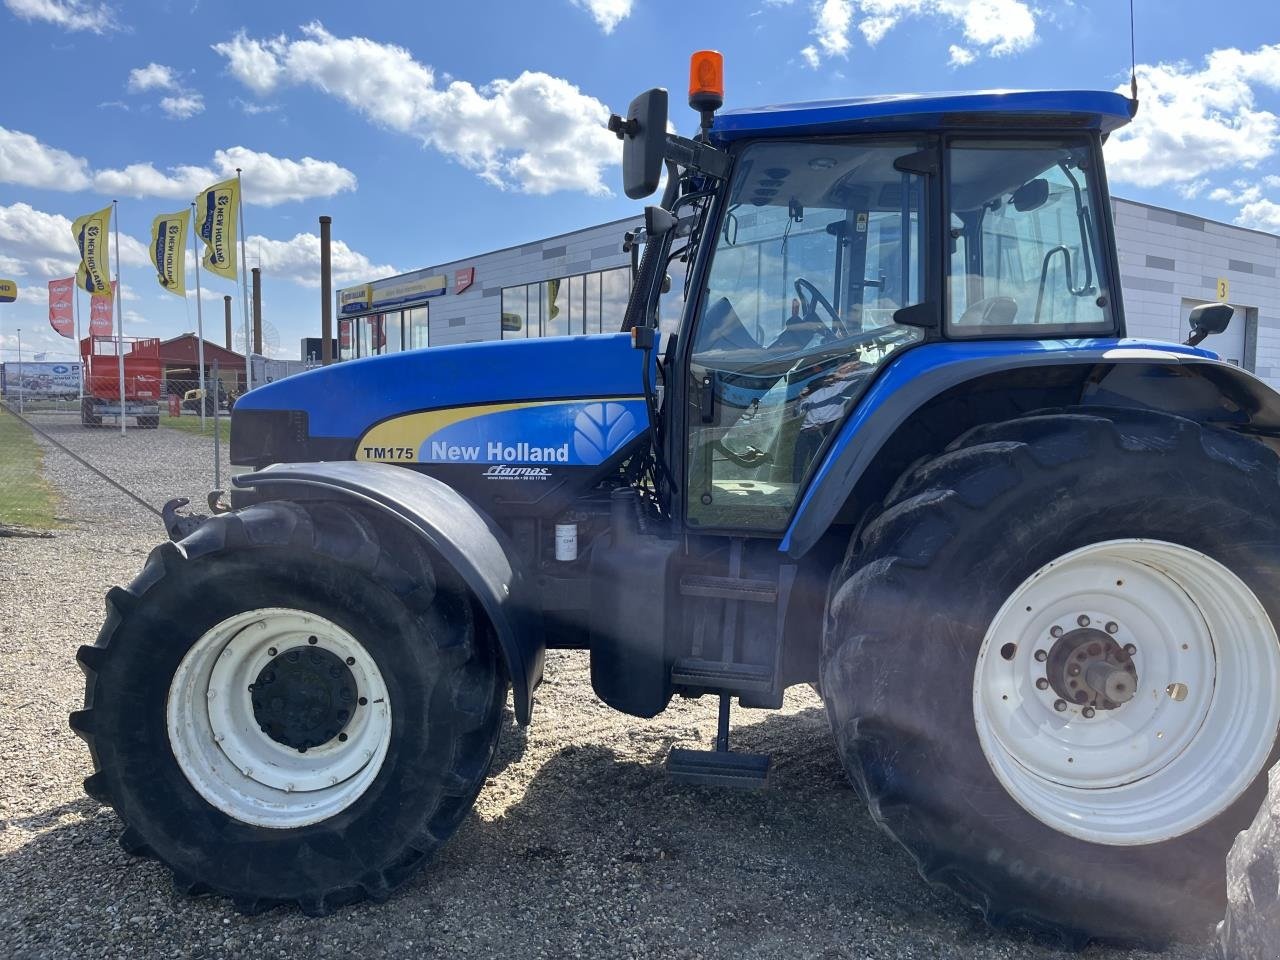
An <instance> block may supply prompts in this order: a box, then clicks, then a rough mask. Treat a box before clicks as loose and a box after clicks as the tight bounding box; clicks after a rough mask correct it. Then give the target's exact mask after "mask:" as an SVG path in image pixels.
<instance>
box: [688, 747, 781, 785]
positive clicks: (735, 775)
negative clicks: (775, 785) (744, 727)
mask: <svg viewBox="0 0 1280 960" xmlns="http://www.w3.org/2000/svg"><path fill="white" fill-rule="evenodd" d="M667 776H669V777H670V778H671V779H672V781H674V782H675V783H687V784H690V785H692V786H698V787H737V788H739V789H743V790H759V789H761V788H763V787H765V786H766V785H767V783H768V779H769V758H768V757H767V756H765V755H764V754H760V753H734V752H733V751H732V750H686V749H685V748H684V747H672V748H671V752H670V753H669V754H668V755H667Z"/></svg>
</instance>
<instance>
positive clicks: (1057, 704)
mask: <svg viewBox="0 0 1280 960" xmlns="http://www.w3.org/2000/svg"><path fill="white" fill-rule="evenodd" d="M1053 709H1055V710H1057V711H1058V712H1059V713H1061V712H1062V711H1063V710H1065V709H1067V701H1065V700H1055V701H1053Z"/></svg>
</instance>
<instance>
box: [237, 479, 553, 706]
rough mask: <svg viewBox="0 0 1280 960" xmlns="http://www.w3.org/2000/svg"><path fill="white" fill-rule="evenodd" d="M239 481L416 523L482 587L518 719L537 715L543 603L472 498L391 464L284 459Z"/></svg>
mask: <svg viewBox="0 0 1280 960" xmlns="http://www.w3.org/2000/svg"><path fill="white" fill-rule="evenodd" d="M232 483H233V484H235V486H236V488H237V493H236V495H235V496H234V498H233V502H234V503H235V505H236V506H241V505H244V504H245V503H249V502H255V501H259V500H302V499H315V498H317V497H321V498H324V499H326V500H345V501H354V502H357V503H360V504H362V505H364V506H366V507H372V508H374V509H375V510H378V511H379V512H381V513H384V514H386V515H387V516H388V517H390V518H392V519H394V520H396V521H397V522H400V523H404V524H407V525H408V526H409V527H411V528H412V529H413V530H414V531H415V532H416V533H417V534H418V535H419V536H421V537H422V539H423V540H424V541H425V542H426V543H427V544H428V545H429V546H430V547H431V548H432V549H433V550H435V551H436V552H437V553H438V554H440V556H441V557H442V558H443V560H444V561H445V562H446V563H448V564H450V565H451V566H452V567H453V568H454V569H455V570H456V571H457V572H458V575H459V576H461V577H462V579H463V581H464V582H465V583H466V584H467V586H468V587H469V588H470V589H471V592H472V593H473V594H475V597H476V600H477V601H478V602H479V603H480V606H481V607H482V608H483V610H484V612H485V613H486V615H487V616H488V618H489V621H490V623H491V624H492V626H493V631H494V633H495V634H496V636H497V638H498V644H499V646H500V647H501V650H502V656H503V659H504V660H505V662H506V666H507V673H508V676H510V678H511V686H512V690H513V694H514V699H515V709H516V719H517V720H518V721H519V722H520V723H522V724H527V723H528V722H529V720H530V716H531V714H532V711H533V690H534V688H535V687H536V686H537V685H538V682H539V681H540V680H541V679H542V662H543V654H544V652H545V650H546V643H545V639H544V637H543V635H542V631H541V628H540V626H539V620H538V618H537V617H536V616H534V615H533V611H534V610H535V609H536V604H535V603H534V602H533V598H531V597H529V595H528V593H527V590H528V587H527V585H526V583H525V578H524V576H523V575H522V573H521V571H520V568H519V567H518V566H517V564H516V562H515V560H514V557H515V553H514V552H513V550H512V549H511V547H510V545H509V544H508V542H507V537H506V535H505V534H504V533H503V531H502V530H501V529H500V528H499V527H498V526H497V525H496V524H494V523H493V521H492V520H490V519H489V518H488V517H486V516H485V515H484V514H482V513H480V511H478V510H477V509H476V508H475V507H474V506H473V505H472V504H471V502H470V501H469V500H467V499H466V498H465V497H463V496H462V495H461V494H459V493H458V492H457V491H455V490H453V489H452V488H451V487H448V486H446V485H445V484H443V483H441V482H440V481H439V480H436V479H435V478H434V477H429V476H426V475H425V474H421V473H416V472H414V471H412V470H406V469H404V468H403V467H394V466H390V465H389V464H383V463H359V462H353V461H337V462H331V463H287V464H276V465H274V466H270V467H267V468H265V469H263V470H259V471H257V472H256V473H246V474H243V475H241V476H238V477H236V478H234V479H233V480H232Z"/></svg>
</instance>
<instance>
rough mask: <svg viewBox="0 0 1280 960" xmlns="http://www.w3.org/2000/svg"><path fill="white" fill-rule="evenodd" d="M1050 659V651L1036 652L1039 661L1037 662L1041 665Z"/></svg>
mask: <svg viewBox="0 0 1280 960" xmlns="http://www.w3.org/2000/svg"><path fill="white" fill-rule="evenodd" d="M1048 659H1049V651H1048V650H1037V651H1036V661H1037V662H1039V663H1044V662H1045V661H1046V660H1048Z"/></svg>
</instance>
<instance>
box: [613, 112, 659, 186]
mask: <svg viewBox="0 0 1280 960" xmlns="http://www.w3.org/2000/svg"><path fill="white" fill-rule="evenodd" d="M609 129H610V130H612V131H613V132H614V133H616V134H617V135H618V139H619V140H621V141H622V190H623V192H624V193H625V194H626V195H627V196H628V197H630V198H631V199H632V200H639V199H641V198H643V197H647V196H649V195H650V194H651V193H653V191H655V190H657V189H658V181H659V180H661V179H662V162H663V159H664V153H665V150H666V145H667V91H666V90H664V89H663V88H662V87H655V88H654V89H652V90H646V91H645V92H644V93H642V94H640V96H638V97H636V98H635V99H634V100H632V101H631V106H629V107H628V108H627V118H626V119H625V120H623V119H622V118H621V117H619V116H617V115H616V114H615V115H614V116H612V117H610V118H609Z"/></svg>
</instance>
